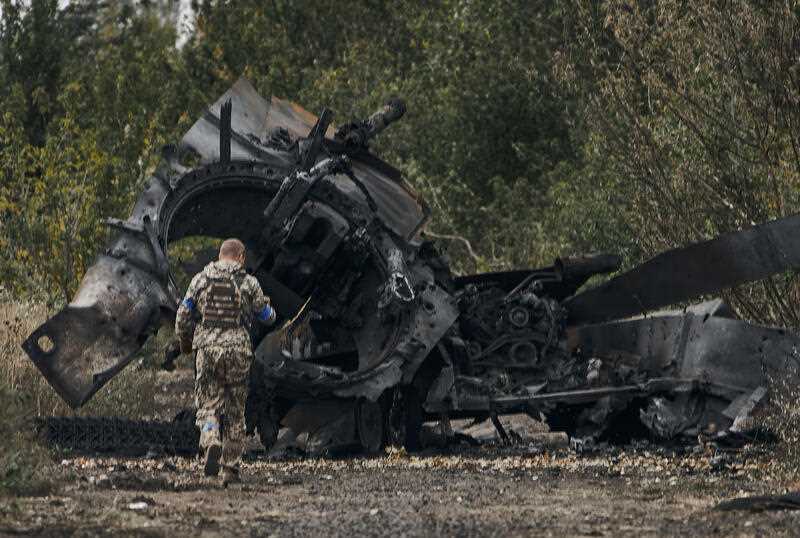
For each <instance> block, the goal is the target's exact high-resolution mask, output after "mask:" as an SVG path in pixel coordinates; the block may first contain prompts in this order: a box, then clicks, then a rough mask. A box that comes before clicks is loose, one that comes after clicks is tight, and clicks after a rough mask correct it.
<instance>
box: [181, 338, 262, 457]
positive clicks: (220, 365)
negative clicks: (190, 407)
mask: <svg viewBox="0 0 800 538" xmlns="http://www.w3.org/2000/svg"><path fill="white" fill-rule="evenodd" d="M195 360H196V363H195V364H196V368H197V372H196V377H195V384H194V390H195V404H196V406H197V427H198V428H199V429H200V449H201V450H203V451H205V450H206V449H207V448H208V447H209V446H211V445H214V444H221V445H222V461H221V464H222V468H223V469H225V468H228V469H237V470H238V467H239V462H240V460H241V457H242V451H243V450H244V442H245V432H244V405H245V400H246V398H247V379H248V374H249V370H250V363H251V360H252V354H251V353H250V351H249V350H247V351H245V350H242V349H241V348H239V347H204V348H200V349H198V350H197V357H196V359H195Z"/></svg>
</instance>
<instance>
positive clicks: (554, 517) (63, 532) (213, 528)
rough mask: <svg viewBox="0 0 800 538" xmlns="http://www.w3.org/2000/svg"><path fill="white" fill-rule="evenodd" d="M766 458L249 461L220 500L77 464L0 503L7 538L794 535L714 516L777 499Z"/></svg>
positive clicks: (638, 453) (169, 473)
mask: <svg viewBox="0 0 800 538" xmlns="http://www.w3.org/2000/svg"><path fill="white" fill-rule="evenodd" d="M769 460H770V456H769V454H768V453H764V452H763V449H754V450H750V451H746V452H744V453H741V454H734V455H728V456H725V457H720V456H719V454H717V455H712V454H688V455H678V454H674V453H669V452H666V451H661V450H660V449H656V448H652V447H651V448H650V449H649V450H648V449H641V448H640V449H629V450H626V451H622V450H609V451H606V452H604V453H602V454H596V455H590V456H577V455H575V454H573V453H571V452H569V451H562V452H558V453H553V454H550V453H541V451H539V450H535V449H533V448H531V447H516V448H508V447H488V448H477V449H458V450H455V451H450V452H449V453H442V452H439V453H428V454H420V455H415V456H412V457H409V456H408V455H406V454H405V453H403V452H400V451H396V450H395V451H389V452H388V453H387V454H385V455H383V456H380V457H375V458H355V459H349V460H291V461H281V462H273V461H266V460H260V459H256V460H255V461H250V462H248V463H246V464H245V466H244V472H245V473H246V477H245V478H246V480H245V483H244V484H242V485H240V486H236V487H232V488H230V489H228V490H225V489H222V488H221V487H220V486H219V484H218V483H217V482H216V481H215V480H211V479H206V478H201V477H200V465H199V462H198V461H196V460H188V459H180V458H156V459H115V458H81V457H73V458H69V459H65V460H63V461H62V462H61V463H60V464H58V465H55V466H54V469H53V474H54V476H58V477H59V478H60V479H61V481H62V483H63V484H64V485H63V486H62V487H61V489H60V491H59V492H58V494H56V495H50V496H47V497H26V498H5V499H0V535H2V536H6V535H12V536H105V535H113V536H180V535H200V536H386V535H395V536H465V535H469V536H523V535H525V536H527V535H537V536H558V537H564V536H673V535H681V536H685V535H694V536H796V535H798V534H800V531H798V523H800V512H793V511H782V512H761V513H749V512H721V511H717V510H714V509H713V508H714V505H715V504H716V503H717V502H719V501H720V500H722V499H725V498H730V497H735V496H741V495H750V494H761V493H776V492H781V491H784V490H785V489H786V488H787V487H791V484H788V483H786V482H785V480H781V479H779V478H778V477H776V476H774V475H773V473H772V472H771V471H770V469H771V468H772V466H771V465H770V463H769Z"/></svg>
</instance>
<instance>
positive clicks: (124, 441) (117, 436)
mask: <svg viewBox="0 0 800 538" xmlns="http://www.w3.org/2000/svg"><path fill="white" fill-rule="evenodd" d="M35 427H36V432H37V434H38V436H39V438H40V439H41V440H42V441H44V442H45V443H46V444H48V445H51V446H54V447H58V448H61V449H67V450H72V451H75V452H80V453H90V454H106V455H111V454H113V455H125V456H145V455H153V454H159V455H160V454H167V455H176V456H192V455H194V454H197V442H198V440H199V438H200V433H199V431H198V430H197V428H196V427H195V425H194V423H193V422H191V421H188V420H175V421H172V422H166V421H159V420H130V419H124V418H118V417H48V418H39V419H36V423H35Z"/></svg>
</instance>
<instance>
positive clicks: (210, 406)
mask: <svg viewBox="0 0 800 538" xmlns="http://www.w3.org/2000/svg"><path fill="white" fill-rule="evenodd" d="M244 261H245V248H244V244H243V243H242V242H241V241H239V240H238V239H227V240H225V241H224V242H223V243H222V246H221V247H220V249H219V260H218V261H215V262H211V263H209V264H208V265H207V266H206V267H205V268H204V269H203V270H202V271H201V272H200V273H198V274H197V275H195V277H194V278H193V279H192V282H191V284H189V289H188V290H187V291H186V297H185V298H184V300H183V302H182V303H181V304H180V306H179V307H178V316H177V318H176V320H175V333H176V335H177V337H178V340H179V341H180V347H181V352H183V353H187V354H188V353H191V352H192V350H195V351H196V352H197V357H196V377H195V403H196V405H197V427H198V428H200V449H201V450H204V451H205V466H204V471H205V474H206V476H216V475H217V474H218V473H219V470H220V463H221V466H222V484H223V485H224V486H227V485H228V484H229V483H232V482H237V481H239V461H240V459H241V456H242V451H243V449H244V405H245V399H246V396H247V379H248V373H249V370H250V363H251V361H252V357H253V348H252V343H251V340H250V327H251V325H252V323H253V321H254V318H255V319H257V320H258V321H259V322H261V323H264V324H267V325H271V324H272V323H274V321H275V310H274V309H273V308H272V307H271V306H270V300H269V297H267V296H266V295H264V294H263V292H262V291H261V286H260V285H259V284H258V281H257V280H256V279H255V278H254V277H253V276H251V275H248V274H247V273H245V270H244ZM198 318H199V321H197V322H196V321H195V320H197V319H198ZM195 325H197V327H196V328H195ZM220 458H221V459H222V461H221V462H220Z"/></svg>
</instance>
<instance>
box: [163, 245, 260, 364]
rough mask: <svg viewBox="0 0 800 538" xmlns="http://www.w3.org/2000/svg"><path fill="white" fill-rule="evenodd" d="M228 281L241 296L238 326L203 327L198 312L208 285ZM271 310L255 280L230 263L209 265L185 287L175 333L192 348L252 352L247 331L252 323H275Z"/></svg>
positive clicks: (200, 314) (204, 307) (200, 315)
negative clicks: (256, 321)
mask: <svg viewBox="0 0 800 538" xmlns="http://www.w3.org/2000/svg"><path fill="white" fill-rule="evenodd" d="M220 279H227V280H232V281H233V282H234V285H235V286H236V289H237V290H238V291H239V296H240V297H241V309H242V312H241V316H239V323H238V324H237V325H238V326H235V327H230V328H220V327H214V326H206V325H205V324H204V323H203V320H202V313H203V312H205V311H206V306H207V304H206V299H207V293H206V292H207V291H208V288H209V285H210V283H211V282H212V281H214V280H220ZM275 315H276V313H275V310H274V309H273V308H272V306H271V305H270V300H269V297H267V296H266V295H264V293H263V292H262V291H261V286H260V285H259V283H258V280H256V279H255V277H253V276H251V275H248V274H247V273H246V272H245V271H244V268H243V267H242V266H241V265H240V264H239V263H237V262H233V261H227V260H225V261H215V262H211V263H209V264H208V265H206V267H205V268H204V269H203V270H202V271H201V272H200V273H198V274H197V275H195V277H194V278H193V279H192V282H191V284H189V289H188V290H187V291H186V297H184V299H183V302H181V304H180V306H179V307H178V315H177V317H176V318H175V334H176V335H177V337H178V338H179V339H180V340H181V341H183V342H186V341H191V342H192V347H193V348H194V349H200V348H206V347H237V348H240V349H244V350H247V352H248V353H251V352H252V344H251V341H250V329H251V327H252V324H253V322H254V320H258V321H259V322H261V323H264V324H267V325H270V324H272V323H273V322H274V321H275Z"/></svg>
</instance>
